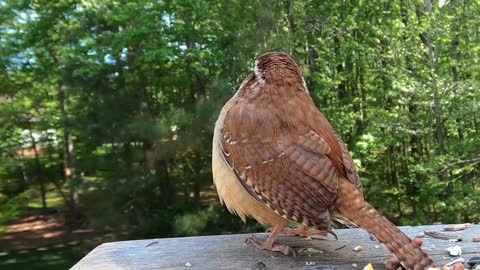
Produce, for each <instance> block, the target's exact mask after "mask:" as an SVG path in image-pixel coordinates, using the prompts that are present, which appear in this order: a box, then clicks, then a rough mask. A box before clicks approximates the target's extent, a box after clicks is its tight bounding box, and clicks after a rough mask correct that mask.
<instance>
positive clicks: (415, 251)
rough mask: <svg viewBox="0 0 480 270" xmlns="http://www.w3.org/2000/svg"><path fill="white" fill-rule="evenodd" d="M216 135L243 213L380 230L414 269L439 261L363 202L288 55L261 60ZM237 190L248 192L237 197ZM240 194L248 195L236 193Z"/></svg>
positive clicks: (224, 193)
mask: <svg viewBox="0 0 480 270" xmlns="http://www.w3.org/2000/svg"><path fill="white" fill-rule="evenodd" d="M214 134H215V135H214V149H213V150H214V159H213V166H214V168H213V169H214V170H213V175H214V180H215V184H216V186H217V189H218V192H219V196H220V198H221V199H222V200H224V201H225V203H226V204H227V207H228V208H229V210H231V211H233V212H236V213H238V214H239V215H240V216H241V217H242V218H244V217H245V215H250V216H253V217H254V218H255V219H257V220H258V221H259V222H261V223H264V224H270V225H284V224H285V223H287V222H289V221H292V222H298V223H303V224H305V225H309V226H314V227H316V228H318V229H321V230H327V229H328V228H329V227H330V225H331V220H332V218H334V219H340V220H343V221H345V222H347V223H350V224H354V225H355V224H356V225H359V226H361V227H363V228H365V229H366V230H368V231H369V232H371V233H372V234H374V235H375V236H376V237H377V238H378V239H379V240H380V241H381V242H382V243H384V244H385V245H386V246H387V248H388V249H389V250H390V251H392V252H393V253H394V254H395V255H396V256H397V257H398V258H399V259H400V260H401V261H402V262H403V264H404V265H405V266H406V267H407V269H423V268H421V267H424V266H431V265H433V262H432V261H431V259H430V258H429V257H428V256H427V255H426V254H425V253H424V252H423V251H422V250H421V249H420V248H418V247H416V246H415V245H413V244H412V243H411V241H410V239H409V238H408V237H407V236H406V235H404V234H403V233H402V232H401V231H400V230H398V229H397V228H396V227H395V226H394V225H393V224H392V223H390V222H389V221H388V220H387V219H386V218H385V217H383V216H382V215H381V214H379V213H378V212H377V211H376V210H374V209H373V208H372V207H371V206H370V205H368V204H367V203H366V202H365V201H364V197H363V193H362V185H361V182H360V177H359V176H358V173H357V170H356V169H355V165H354V163H353V160H352V158H351V156H350V154H349V153H348V150H347V148H346V147H345V145H344V143H343V141H342V140H341V139H340V137H339V136H338V135H337V134H336V133H335V131H334V129H333V127H332V126H331V125H330V123H329V122H328V120H327V119H326V118H325V117H324V116H323V114H322V113H321V112H320V111H319V110H318V109H317V108H316V106H315V104H314V103H313V101H312V99H311V97H310V96H309V94H308V91H307V89H306V86H305V83H304V80H303V77H302V75H301V71H300V68H299V67H298V66H297V64H296V63H295V61H293V60H292V59H291V58H290V57H289V56H288V55H286V54H283V53H270V54H266V55H263V56H261V57H260V58H259V59H258V60H257V62H256V67H255V69H254V73H252V74H250V75H249V76H248V77H247V78H246V79H245V81H244V82H243V83H242V86H241V87H240V89H239V90H238V91H237V93H236V94H235V96H234V97H233V98H232V99H231V100H230V101H229V102H228V103H227V104H226V105H225V106H224V108H223V109H222V112H221V115H220V118H219V121H218V122H217V124H216V127H215V132H214ZM219 162H220V163H223V165H218V164H216V163H219ZM223 170H229V171H230V174H228V173H227V172H224V171H223ZM225 175H229V178H228V179H227V180H225V179H223V177H225ZM233 179H235V180H233ZM233 189H234V190H235V192H239V190H242V192H239V193H238V194H232V193H231V192H232V190H233ZM240 193H241V194H240ZM240 195H241V196H242V200H239V199H238V198H236V196H240ZM247 197H248V198H247ZM246 204H248V205H249V206H248V207H245V205H246ZM261 206H264V207H261ZM266 219H269V220H266Z"/></svg>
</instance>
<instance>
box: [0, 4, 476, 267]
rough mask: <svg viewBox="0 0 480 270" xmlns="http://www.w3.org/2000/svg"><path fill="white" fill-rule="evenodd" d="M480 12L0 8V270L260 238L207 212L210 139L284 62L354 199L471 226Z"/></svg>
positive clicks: (406, 215)
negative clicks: (247, 86)
mask: <svg viewBox="0 0 480 270" xmlns="http://www.w3.org/2000/svg"><path fill="white" fill-rule="evenodd" d="M479 16H480V1H477V0H472V1H467V0H455V1H454V0H451V1H448V0H443V1H435V0H424V1H416V0H402V1H398V0H394V1H363V0H342V1H338V0H337V1H320V0H317V1H314V0H311V1H309V0H282V1H277V0H267V1H253V0H246V1H243V0H237V1H235V0H229V1H221V0H184V1H180V0H164V1H162V0H158V1H150V0H145V1H119V0H102V1H95V0H78V1H75V0H56V1H50V0H38V1H28V0H25V1H22V0H17V1H13V0H11V1H9V0H0V269H67V268H69V267H71V266H72V265H73V264H74V263H75V262H77V261H78V260H79V259H80V258H81V257H82V256H84V255H85V254H86V253H87V252H88V251H90V250H91V249H92V248H94V247H95V246H96V245H98V244H100V243H102V242H106V241H116V240H125V239H140V238H154V237H174V236H188V235H209V234H227V233H241V232H256V231H264V228H263V227H261V226H259V225H257V224H256V223H255V222H254V221H252V220H250V221H248V222H247V224H243V223H242V222H241V220H240V219H239V218H238V217H236V216H233V215H231V214H229V213H228V211H226V210H225V209H224V208H223V207H221V206H220V204H219V202H218V198H217V194H216V191H215V188H214V186H213V183H212V175H211V141H212V134H213V126H214V123H215V120H216V118H217V116H218V112H219V111H220V109H221V107H222V106H223V104H224V103H225V102H226V101H227V100H228V99H229V98H230V97H231V96H232V95H233V94H234V92H235V90H236V89H237V87H238V86H239V85H240V83H241V82H242V80H243V78H244V77H245V76H246V75H247V74H248V73H249V72H251V70H252V68H253V63H254V60H255V58H256V57H257V56H259V55H260V54H261V53H263V52H267V51H272V50H281V51H285V52H288V53H290V54H291V55H292V56H293V57H294V58H295V59H296V60H297V61H298V63H299V64H300V65H301V66H302V68H303V72H304V74H305V79H306V83H307V85H308V88H309V90H310V93H311V95H312V97H313V99H314V101H315V103H316V104H317V105H318V107H319V108H320V109H321V110H322V112H323V113H324V114H325V115H326V116H327V118H328V119H329V120H330V121H331V123H332V124H333V126H334V127H335V129H336V130H337V132H338V133H339V134H340V135H341V137H342V138H343V140H344V141H345V143H346V144H347V147H348V149H349V150H350V153H351V154H352V156H353V158H354V160H355V163H356V165H357V167H358V169H359V172H360V175H361V177H362V179H363V184H364V190H365V195H366V198H367V200H368V201H369V202H371V203H372V204H373V205H374V206H375V207H376V208H378V209H379V210H380V211H381V212H383V213H384V214H385V215H387V216H388V217H389V218H390V219H391V220H392V221H394V222H395V223H396V224H400V225H418V224H433V223H462V222H478V221H479V220H480V108H479V106H480V89H479V83H480V29H479V26H480V20H479Z"/></svg>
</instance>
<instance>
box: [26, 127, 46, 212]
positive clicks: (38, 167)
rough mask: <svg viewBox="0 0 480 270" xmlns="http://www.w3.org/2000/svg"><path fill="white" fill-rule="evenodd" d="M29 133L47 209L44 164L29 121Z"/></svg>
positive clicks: (41, 192)
mask: <svg viewBox="0 0 480 270" xmlns="http://www.w3.org/2000/svg"><path fill="white" fill-rule="evenodd" d="M28 133H29V135H30V139H31V140H32V148H33V153H34V154H35V170H36V172H37V177H36V178H37V179H38V184H39V185H40V197H41V199H42V209H43V210H46V209H47V199H46V196H45V194H46V189H45V174H44V173H43V168H42V165H41V164H40V155H39V154H38V149H37V142H36V141H35V137H34V136H33V132H32V126H31V124H30V122H29V123H28Z"/></svg>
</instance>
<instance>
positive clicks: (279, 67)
mask: <svg viewBox="0 0 480 270" xmlns="http://www.w3.org/2000/svg"><path fill="white" fill-rule="evenodd" d="M253 73H254V75H255V80H256V81H257V82H258V83H259V84H260V85H261V84H265V83H267V84H275V85H293V84H300V85H302V86H303V87H304V88H305V91H307V87H306V85H305V80H304V79H303V76H302V71H301V70H300V67H299V66H298V65H297V63H296V62H295V60H293V59H292V58H291V57H290V56H289V55H288V54H286V53H283V52H268V53H265V54H262V55H261V56H260V57H258V59H257V60H256V61H255V67H254V69H253Z"/></svg>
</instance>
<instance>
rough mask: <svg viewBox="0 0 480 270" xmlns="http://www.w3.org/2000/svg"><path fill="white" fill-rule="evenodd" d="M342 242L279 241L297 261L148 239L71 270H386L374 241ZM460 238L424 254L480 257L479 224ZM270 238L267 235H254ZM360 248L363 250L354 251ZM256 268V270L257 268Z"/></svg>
mask: <svg viewBox="0 0 480 270" xmlns="http://www.w3.org/2000/svg"><path fill="white" fill-rule="evenodd" d="M445 226H446V225H427V226H418V227H408V226H405V227H400V229H401V230H402V231H404V232H405V233H406V234H407V235H408V236H410V237H414V236H415V235H416V234H417V233H420V232H423V231H443V230H442V228H443V227H445ZM335 232H336V233H337V235H338V237H339V240H338V241H336V240H334V239H333V238H328V239H327V240H322V239H313V240H307V239H304V238H298V237H286V236H280V237H279V238H278V240H277V241H278V242H279V243H284V244H287V245H289V246H291V247H292V248H293V249H294V250H295V251H296V253H297V257H295V258H293V257H285V256H283V255H280V254H278V253H271V252H266V251H261V250H255V249H254V248H253V247H252V246H249V245H245V244H244V240H245V238H247V237H248V236H249V235H247V234H241V235H217V236H198V237H183V238H166V239H148V240H135V241H122V242H113V243H105V244H102V245H100V246H98V247H97V248H95V249H94V250H93V251H91V252H90V253H89V254H88V255H87V256H85V257H84V258H83V259H82V260H80V261H79V262H78V263H77V264H76V265H75V266H73V268H71V269H73V270H87V269H88V270H97V269H98V270H104V269H108V270H120V269H122V270H127V269H264V268H261V267H259V266H260V265H262V264H261V263H263V264H264V265H265V266H266V269H275V270H276V269H302V270H308V269H310V270H317V269H318V270H320V269H324V268H321V267H330V268H331V269H337V270H343V269H362V268H363V267H364V266H365V265H367V264H368V263H372V264H373V266H374V268H375V269H385V267H384V262H385V261H386V260H388V259H390V258H391V255H390V253H388V252H387V250H386V249H385V248H384V247H383V246H382V245H381V244H380V243H379V242H377V241H372V240H370V237H369V235H368V233H367V232H365V231H364V230H362V229H340V230H335ZM446 233H449V234H455V235H461V236H462V237H463V239H464V240H463V241H462V242H456V243H452V242H449V241H447V240H441V239H434V238H430V237H428V236H427V237H425V238H423V239H422V240H423V249H424V250H425V251H426V252H427V253H428V254H429V255H430V256H431V257H432V258H433V259H434V261H435V263H436V264H437V266H441V265H444V264H446V263H448V262H450V261H451V260H453V259H454V258H452V257H449V255H448V253H447V251H446V249H447V248H448V247H450V246H452V245H454V244H457V245H459V246H461V247H462V250H463V255H462V257H463V258H465V259H469V258H470V257H473V256H480V243H477V242H473V241H472V238H473V237H474V236H479V235H480V225H472V226H471V227H469V228H467V229H465V230H464V231H457V232H446ZM256 236H258V237H263V238H265V237H266V234H256ZM358 245H362V246H364V247H365V250H364V251H361V252H355V251H353V248H354V247H355V246H358ZM257 264H258V267H257V268H255V265H257Z"/></svg>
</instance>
